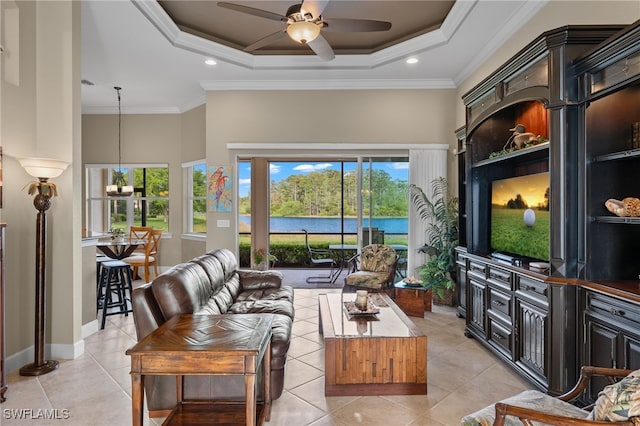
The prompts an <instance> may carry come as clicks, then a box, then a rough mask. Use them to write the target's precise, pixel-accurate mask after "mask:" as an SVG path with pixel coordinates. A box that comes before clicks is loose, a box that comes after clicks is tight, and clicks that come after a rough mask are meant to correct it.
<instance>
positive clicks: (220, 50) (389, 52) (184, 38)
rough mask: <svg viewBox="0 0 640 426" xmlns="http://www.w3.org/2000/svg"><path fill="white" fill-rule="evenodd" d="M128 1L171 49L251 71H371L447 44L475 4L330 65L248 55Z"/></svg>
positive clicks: (153, 7)
mask: <svg viewBox="0 0 640 426" xmlns="http://www.w3.org/2000/svg"><path fill="white" fill-rule="evenodd" d="M131 1H132V2H133V4H134V5H135V6H136V7H137V8H138V10H140V12H141V13H142V14H143V15H144V16H145V17H146V18H147V19H148V20H149V21H150V22H151V23H152V24H153V25H154V26H155V27H156V28H157V29H158V31H160V33H162V35H163V36H164V37H165V38H166V39H167V40H168V41H169V43H171V44H172V45H173V46H175V47H178V48H182V49H186V50H189V51H191V52H194V53H198V54H202V55H205V56H210V57H213V58H214V59H216V60H217V61H223V62H228V63H231V64H234V65H237V66H240V67H244V68H247V69H251V70H261V69H262V70H265V69H269V70H272V69H279V70H286V69H290V70H300V69H332V70H333V69H349V70H353V69H373V68H376V67H379V66H382V65H385V64H387V63H389V62H391V61H396V60H398V59H400V58H403V57H406V56H408V55H411V54H417V53H420V52H423V51H425V50H428V49H430V48H433V47H436V46H440V45H442V44H444V43H446V42H448V41H449V39H450V38H451V37H452V36H453V34H455V32H456V31H457V29H458V28H459V27H460V25H462V23H463V22H464V20H465V19H466V17H467V15H468V14H469V12H470V11H471V10H472V9H473V7H474V6H475V5H476V3H477V2H478V1H479V0H467V1H457V2H455V3H454V6H453V7H452V9H451V12H450V13H449V14H448V15H447V17H446V18H445V21H444V22H443V24H442V26H441V27H440V28H439V29H437V30H434V31H430V32H428V33H426V34H423V35H421V36H418V37H414V38H412V39H410V40H407V41H404V42H402V43H398V44H395V45H393V46H390V47H387V48H385V49H382V50H380V51H378V52H374V53H371V54H368V55H337V56H336V58H335V59H334V60H332V61H323V60H322V59H320V58H318V57H317V56H316V55H252V54H250V53H247V52H243V51H241V50H238V49H234V48H232V47H229V46H225V45H222V44H220V43H216V42H214V41H211V40H207V39H205V38H203V37H198V36H195V35H192V34H189V33H186V32H184V31H182V30H180V28H179V27H178V26H177V25H176V24H175V23H174V22H173V21H172V20H171V18H170V17H169V15H168V14H167V13H166V12H165V11H164V10H163V9H162V7H160V5H159V4H158V2H156V1H135V0H131Z"/></svg>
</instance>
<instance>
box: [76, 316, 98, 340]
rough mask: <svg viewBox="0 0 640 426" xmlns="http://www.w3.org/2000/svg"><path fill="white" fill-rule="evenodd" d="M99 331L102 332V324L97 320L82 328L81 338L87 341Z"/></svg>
mask: <svg viewBox="0 0 640 426" xmlns="http://www.w3.org/2000/svg"><path fill="white" fill-rule="evenodd" d="M98 330H100V322H99V321H98V320H97V319H95V320H93V321H91V322H88V323H86V324H84V325H83V326H82V328H81V330H80V336H81V337H82V338H83V339H86V338H87V337H89V336H91V335H92V334H93V333H95V332H96V331H98Z"/></svg>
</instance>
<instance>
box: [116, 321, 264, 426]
mask: <svg viewBox="0 0 640 426" xmlns="http://www.w3.org/2000/svg"><path fill="white" fill-rule="evenodd" d="M272 318H273V317H272V315H269V314H242V315H238V314H230V315H177V316H175V317H173V318H171V319H170V320H168V321H167V322H165V323H164V324H163V325H162V326H160V327H159V328H157V329H156V330H154V331H153V332H152V333H151V334H149V335H148V336H147V337H145V338H144V339H142V340H141V341H140V342H138V344H136V345H135V346H134V347H133V348H131V349H129V350H128V351H127V355H130V356H131V383H132V410H133V425H134V426H142V421H143V406H144V376H145V375H153V376H160V375H171V376H176V383H177V396H178V405H177V406H176V408H175V409H174V410H173V411H172V412H171V414H169V416H168V417H167V419H166V420H165V423H163V424H189V425H201V424H202V425H205V424H219V423H224V424H241V425H244V424H247V425H255V424H256V422H257V423H262V422H263V421H268V420H269V417H270V414H271V321H272ZM260 363H262V371H263V384H264V389H263V394H264V401H263V403H262V404H261V408H262V410H261V411H260V412H258V410H257V403H256V400H257V396H256V395H257V392H256V387H257V386H256V382H257V381H256V374H257V372H258V370H259V367H260ZM218 374H221V375H234V374H235V375H243V376H244V381H245V392H246V401H244V402H241V403H230V402H219V403H216V402H215V401H211V402H208V401H207V402H203V401H184V400H183V393H182V390H183V389H182V376H183V375H187V376H188V375H218Z"/></svg>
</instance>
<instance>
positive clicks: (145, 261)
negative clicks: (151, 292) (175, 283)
mask: <svg viewBox="0 0 640 426" xmlns="http://www.w3.org/2000/svg"><path fill="white" fill-rule="evenodd" d="M162 232H163V231H162V230H161V229H152V230H151V231H149V234H148V237H147V243H146V244H145V247H144V249H145V250H144V253H142V254H135V253H134V254H133V255H131V256H129V257H126V258H124V259H122V260H123V262H126V263H128V264H129V265H131V267H132V268H133V276H134V277H137V276H138V269H139V268H144V280H145V282H149V281H150V279H149V278H150V277H149V276H150V273H149V267H150V266H153V272H154V274H155V276H156V277H157V276H158V275H159V274H158V250H159V249H160V239H161V238H162Z"/></svg>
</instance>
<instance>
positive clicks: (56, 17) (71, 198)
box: [0, 1, 83, 370]
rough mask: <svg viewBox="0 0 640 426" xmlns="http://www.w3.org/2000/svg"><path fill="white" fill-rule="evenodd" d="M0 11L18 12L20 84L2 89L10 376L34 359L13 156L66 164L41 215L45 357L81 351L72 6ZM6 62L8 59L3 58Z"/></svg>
mask: <svg viewBox="0 0 640 426" xmlns="http://www.w3.org/2000/svg"><path fill="white" fill-rule="evenodd" d="M1 6H2V8H3V10H4V9H5V8H8V7H9V8H13V7H17V9H18V12H19V13H18V15H19V40H20V41H19V49H18V51H19V57H20V61H19V79H16V80H15V81H14V82H11V83H10V82H7V81H6V80H3V81H2V89H1V103H2V127H1V129H2V130H1V134H0V135H1V136H0V137H1V141H0V142H1V145H2V149H3V153H4V159H3V191H4V194H3V195H4V206H3V209H2V211H1V215H2V220H3V221H5V222H7V241H6V264H5V267H6V293H5V296H6V303H5V306H4V308H5V317H6V325H7V327H6V344H7V346H6V351H7V355H8V356H9V357H10V358H9V359H8V361H7V368H8V369H9V370H12V369H15V368H18V367H20V366H21V365H24V364H27V363H30V362H32V361H33V352H32V346H33V343H34V333H33V330H34V316H35V315H34V310H35V308H34V305H35V303H34V300H35V295H34V294H35V226H36V224H35V222H36V209H35V208H34V207H33V196H30V195H28V194H27V193H26V192H25V191H24V187H25V185H26V184H27V183H28V182H30V181H33V180H34V178H32V177H30V176H28V175H27V174H26V173H25V171H24V170H23V169H22V168H21V167H20V165H19V163H18V162H17V160H16V157H52V158H57V159H61V160H65V161H68V162H71V163H72V164H71V166H70V167H69V168H67V170H66V171H65V172H64V173H63V174H62V175H61V176H60V177H58V178H56V179H55V180H54V181H55V183H56V184H57V187H58V191H59V194H60V195H59V196H58V197H57V198H54V199H53V203H52V207H51V208H50V209H49V211H48V213H47V217H48V231H49V232H48V246H47V248H48V249H47V251H46V256H47V258H46V264H47V290H48V291H47V294H48V303H47V307H46V311H47V315H46V332H47V342H48V343H49V342H50V343H52V345H51V346H50V348H51V351H52V355H51V356H52V357H54V358H69V357H71V358H73V357H74V356H76V355H78V354H79V353H81V352H82V350H83V348H82V339H81V336H80V334H81V327H80V326H81V314H82V310H81V306H82V301H81V296H82V288H81V287H82V286H81V284H82V276H81V269H82V268H81V260H82V254H81V247H80V232H81V230H80V223H81V207H82V199H81V191H80V189H79V185H80V182H81V179H80V178H79V177H78V176H80V174H79V172H80V171H81V167H80V155H81V145H80V78H81V77H80V58H79V52H80V4H79V3H78V2H72V1H61V2H32V1H18V2H15V3H13V2H2V5H1ZM14 53H16V52H14ZM8 57H9V54H8V52H7V54H5V55H4V57H3V61H6V60H8ZM76 177H78V178H76ZM30 348H31V349H30ZM30 351H31V352H30ZM47 356H49V354H48V353H47Z"/></svg>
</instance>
